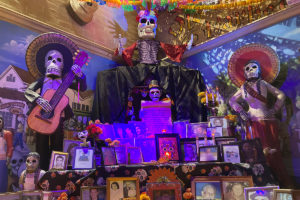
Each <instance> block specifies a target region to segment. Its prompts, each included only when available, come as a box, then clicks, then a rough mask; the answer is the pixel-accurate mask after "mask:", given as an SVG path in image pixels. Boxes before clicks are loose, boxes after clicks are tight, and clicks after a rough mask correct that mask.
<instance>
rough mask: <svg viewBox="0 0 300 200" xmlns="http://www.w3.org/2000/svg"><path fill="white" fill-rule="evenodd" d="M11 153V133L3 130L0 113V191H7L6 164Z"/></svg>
mask: <svg viewBox="0 0 300 200" xmlns="http://www.w3.org/2000/svg"><path fill="white" fill-rule="evenodd" d="M12 154H13V134H12V132H10V131H7V130H4V119H3V117H2V116H1V115H0V177H1V180H0V193H4V192H6V191H7V183H8V170H7V166H8V164H9V162H10V159H11V157H12Z"/></svg>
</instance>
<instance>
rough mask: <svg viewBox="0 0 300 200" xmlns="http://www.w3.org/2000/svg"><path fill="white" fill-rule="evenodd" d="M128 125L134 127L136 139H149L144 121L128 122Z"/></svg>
mask: <svg viewBox="0 0 300 200" xmlns="http://www.w3.org/2000/svg"><path fill="white" fill-rule="evenodd" d="M128 124H130V125H132V127H133V129H134V131H135V137H136V138H147V136H148V135H147V133H146V124H145V122H142V121H128Z"/></svg>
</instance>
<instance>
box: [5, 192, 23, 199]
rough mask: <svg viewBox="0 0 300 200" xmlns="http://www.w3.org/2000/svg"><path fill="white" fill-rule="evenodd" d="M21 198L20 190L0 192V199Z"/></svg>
mask: <svg viewBox="0 0 300 200" xmlns="http://www.w3.org/2000/svg"><path fill="white" fill-rule="evenodd" d="M21 198H22V193H20V192H6V193H0V199H1V200H20V199H21Z"/></svg>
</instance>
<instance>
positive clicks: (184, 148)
mask: <svg viewBox="0 0 300 200" xmlns="http://www.w3.org/2000/svg"><path fill="white" fill-rule="evenodd" d="M180 148H181V158H182V161H183V162H197V161H198V154H197V145H196V139H195V138H183V139H180Z"/></svg>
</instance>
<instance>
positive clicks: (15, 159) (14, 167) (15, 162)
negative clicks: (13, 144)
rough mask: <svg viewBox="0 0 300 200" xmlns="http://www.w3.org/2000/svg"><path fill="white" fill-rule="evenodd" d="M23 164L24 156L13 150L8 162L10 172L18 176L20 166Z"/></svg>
mask: <svg viewBox="0 0 300 200" xmlns="http://www.w3.org/2000/svg"><path fill="white" fill-rule="evenodd" d="M24 162H25V159H24V156H23V154H22V153H21V152H20V151H17V150H15V151H14V152H13V155H12V158H11V160H10V166H11V172H12V174H13V175H15V176H18V171H19V168H20V166H21V165H22V164H23V163H24Z"/></svg>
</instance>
